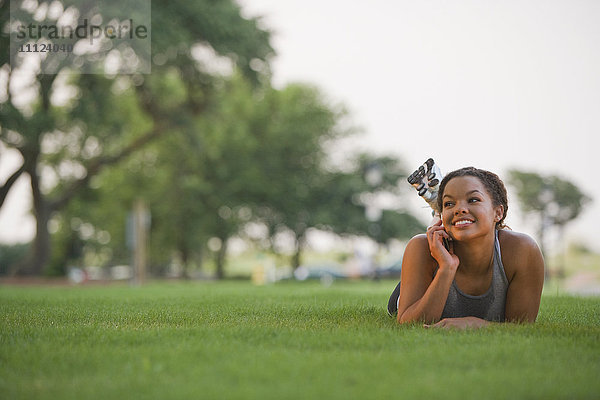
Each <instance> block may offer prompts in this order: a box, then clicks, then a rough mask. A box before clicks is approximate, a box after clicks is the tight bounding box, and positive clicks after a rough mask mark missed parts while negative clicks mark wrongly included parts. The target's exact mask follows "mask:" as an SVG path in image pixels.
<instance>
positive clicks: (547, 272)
mask: <svg viewBox="0 0 600 400" xmlns="http://www.w3.org/2000/svg"><path fill="white" fill-rule="evenodd" d="M540 219H541V221H540V231H539V234H538V236H539V239H540V250H541V252H542V257H544V260H545V261H546V268H544V280H545V281H547V280H549V279H550V268H549V267H548V260H547V259H546V245H545V237H544V236H545V233H546V226H547V225H546V213H545V212H544V210H542V212H541V214H540Z"/></svg>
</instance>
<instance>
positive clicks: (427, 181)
mask: <svg viewBox="0 0 600 400" xmlns="http://www.w3.org/2000/svg"><path fill="white" fill-rule="evenodd" d="M443 177H444V176H443V175H442V171H441V170H440V168H439V167H438V166H437V164H436V163H435V161H433V158H430V159H428V160H427V161H425V162H424V163H423V165H421V166H420V167H419V168H418V169H417V170H415V171H414V172H413V173H412V174H410V175H409V176H408V178H407V180H408V183H410V184H411V186H412V187H414V188H415V190H416V191H417V193H418V194H419V196H421V197H422V198H423V200H425V201H426V202H427V204H429V206H430V207H431V208H432V209H433V211H434V213H438V214H439V212H440V210H439V209H438V205H437V196H438V192H439V184H440V182H441V180H442V178H443Z"/></svg>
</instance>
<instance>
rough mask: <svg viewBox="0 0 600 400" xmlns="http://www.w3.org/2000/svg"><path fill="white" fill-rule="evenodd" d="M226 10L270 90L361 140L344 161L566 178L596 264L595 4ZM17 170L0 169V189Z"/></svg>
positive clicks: (5, 215)
mask: <svg viewBox="0 0 600 400" xmlns="http://www.w3.org/2000/svg"><path fill="white" fill-rule="evenodd" d="M238 3H239V4H240V5H241V6H242V12H243V15H244V16H247V17H255V16H261V26H262V27H264V28H267V29H269V30H271V31H272V32H273V33H272V35H273V36H272V45H273V47H274V48H275V50H276V52H277V56H276V57H275V58H274V59H273V60H272V71H273V82H274V85H275V86H276V87H283V86H285V85H286V84H288V83H291V82H304V83H309V84H312V85H315V86H317V87H319V88H320V89H321V90H322V92H323V93H324V95H325V96H326V98H327V99H328V101H330V102H331V103H332V104H343V105H344V106H345V107H346V108H347V109H348V111H349V113H350V114H349V120H350V122H351V123H352V124H353V125H354V126H356V127H359V128H360V130H361V132H362V133H361V134H360V135H358V136H356V138H354V139H353V140H352V143H351V144H350V146H351V147H352V148H355V149H363V150H364V149H369V150H371V151H373V152H377V153H380V154H392V155H395V156H398V157H400V158H401V159H402V160H403V162H404V165H405V166H406V169H407V170H408V169H410V170H412V169H414V168H416V167H417V166H418V165H420V164H421V163H423V161H425V160H426V159H427V158H429V157H433V158H434V159H435V160H436V161H437V162H438V164H439V165H440V166H441V168H442V170H443V171H450V170H453V169H457V168H460V167H463V166H468V165H472V166H475V167H478V168H484V169H488V170H491V171H493V172H496V173H497V174H499V175H500V177H502V178H506V176H507V174H506V171H507V170H508V169H510V168H518V169H521V170H525V171H533V172H537V173H542V174H553V175H558V176H561V177H563V178H566V179H569V180H571V181H572V182H574V183H575V184H576V185H578V186H579V187H580V188H581V189H582V190H583V191H584V192H585V193H586V194H587V195H588V196H590V197H591V198H593V199H594V200H593V202H592V203H591V204H590V205H588V207H587V208H586V210H585V212H584V213H583V214H581V216H580V217H579V218H578V219H577V220H576V221H575V222H573V223H572V224H571V225H570V226H569V227H568V229H567V238H568V239H569V240H573V241H581V242H584V243H585V244H587V245H588V246H590V247H592V248H593V249H595V250H597V251H600V240H598V239H597V236H598V235H596V232H595V231H596V229H595V225H596V224H595V223H594V221H595V219H596V218H598V217H599V216H600V184H599V183H600V182H596V181H595V178H596V177H598V167H597V165H596V164H595V161H596V158H595V155H596V152H597V151H598V145H600V138H599V137H598V133H599V132H600V72H599V71H600V51H599V49H600V47H599V46H598V43H600V24H598V21H600V2H598V1H597V0H589V1H579V0H564V1H556V0H525V1H514V0H505V1H501V2H498V1H491V0H488V1H486V0H472V1H467V0H453V1H444V0H438V1H430V0H424V1H404V0H397V1H391V0H372V1H369V2H368V3H367V2H362V1H361V2H359V1H348V0H344V1H341V0H320V1H316V0H301V1H300V0H238ZM3 154H5V153H3ZM15 157H16V156H15ZM17 161H18V159H16V158H13V156H12V155H6V154H5V155H4V156H3V157H2V159H1V160H0V179H5V178H6V176H7V175H8V171H10V169H11V168H10V165H13V164H14V163H16V162H17ZM11 163H13V164H11ZM27 190H28V189H27V182H26V180H25V179H23V180H22V181H20V182H19V186H18V190H16V191H15V192H14V193H12V194H11V195H10V197H9V198H8V200H7V204H6V205H5V207H3V208H2V209H1V210H0V241H1V242H5V243H7V242H8V243H11V242H16V241H23V240H26V239H27V238H28V237H30V236H31V235H32V232H33V221H32V219H31V217H28V216H27V213H28V207H29V206H30V204H31V202H30V199H29V195H28V193H27ZM416 201H420V199H418V198H416ZM509 201H510V203H509V215H508V218H507V223H508V224H509V225H510V226H511V227H512V228H513V229H515V230H519V231H523V232H525V233H529V234H531V235H532V236H534V235H535V227H534V225H533V224H532V222H531V220H530V219H527V218H526V217H525V216H524V215H523V213H521V212H520V211H519V210H518V207H517V201H516V196H515V195H514V193H512V191H511V190H510V188H509ZM416 204H419V205H420V203H416V202H415V203H414V204H411V205H409V207H413V208H414V209H415V212H416V213H421V214H425V213H426V212H425V211H424V210H423V209H422V207H419V206H417V205H416ZM423 204H424V203H423ZM423 218H424V219H425V218H426V217H423Z"/></svg>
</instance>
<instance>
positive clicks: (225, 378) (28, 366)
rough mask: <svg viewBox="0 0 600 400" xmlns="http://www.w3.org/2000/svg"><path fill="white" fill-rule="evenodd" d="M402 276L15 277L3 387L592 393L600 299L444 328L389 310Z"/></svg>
mask: <svg viewBox="0 0 600 400" xmlns="http://www.w3.org/2000/svg"><path fill="white" fill-rule="evenodd" d="M394 284H395V282H393V283H392V282H388V283H386V284H382V283H379V284H377V283H344V284H338V283H335V284H334V285H333V286H332V287H330V288H325V287H322V286H321V285H319V284H297V283H295V284H278V285H273V286H267V287H254V286H250V285H249V284H246V283H217V284H215V283H210V284H191V283H188V284H169V285H167V284H156V285H151V286H147V287H143V288H137V289H131V288H128V287H124V286H114V287H95V288H40V287H35V288H10V287H3V288H2V290H1V291H0V359H2V360H3V362H2V363H0V377H1V378H0V391H1V392H2V393H3V395H4V397H6V398H11V399H46V398H48V399H56V398H78V399H96V398H102V399H112V398H119V399H122V398H124V397H125V398H149V399H152V398H157V399H163V398H188V397H198V396H200V397H202V398H230V399H247V398H257V399H271V398H272V399H282V398H285V399H296V398H298V399H300V398H328V399H338V398H339V399H348V398H382V399H384V398H393V397H396V396H398V395H400V396H401V397H402V398H442V397H443V398H445V399H481V398H486V399H506V398H539V399H564V398H582V399H587V398H590V399H592V398H595V397H596V395H597V393H598V392H599V391H600V382H599V381H598V380H597V379H596V375H597V371H598V358H599V356H600V343H599V342H598V335H599V334H600V328H599V326H600V319H599V314H598V312H597V311H598V308H599V307H600V300H599V299H598V298H578V297H566V296H561V297H554V296H544V297H543V298H542V305H541V310H540V315H539V318H538V322H536V323H535V324H533V325H514V324H500V325H497V326H493V327H489V328H485V329H482V330H478V331H465V332H455V331H437V330H425V329H423V328H422V327H421V326H420V325H418V324H414V325H406V326H399V325H397V323H396V322H395V321H394V320H393V319H392V318H389V317H388V316H387V314H386V312H385V309H384V307H385V304H386V301H387V296H388V295H389V292H390V291H391V290H392V288H393V287H394ZM567 367H568V368H567ZM306 382H310V385H307V384H306ZM232 383H234V384H232Z"/></svg>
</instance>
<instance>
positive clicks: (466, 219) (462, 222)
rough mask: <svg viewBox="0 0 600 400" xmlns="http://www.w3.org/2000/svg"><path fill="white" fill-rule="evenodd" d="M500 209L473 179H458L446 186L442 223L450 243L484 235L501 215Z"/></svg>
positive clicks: (484, 188)
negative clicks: (450, 239)
mask: <svg viewBox="0 0 600 400" xmlns="http://www.w3.org/2000/svg"><path fill="white" fill-rule="evenodd" d="M503 210H504V209H503V207H502V205H495V204H494V202H493V198H492V196H491V195H490V193H489V192H488V190H487V189H486V187H485V186H484V185H483V183H482V182H481V181H480V180H479V179H478V178H476V177H474V176H458V177H455V178H452V179H451V180H450V181H448V183H447V184H446V187H445V188H444V193H443V194H442V222H443V224H444V227H445V228H446V232H448V234H449V235H450V236H451V237H452V238H453V239H454V240H459V241H460V240H468V239H473V238H476V237H481V236H485V235H488V234H489V233H490V232H493V231H494V230H495V228H496V222H498V221H499V220H500V219H501V218H502V215H503Z"/></svg>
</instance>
